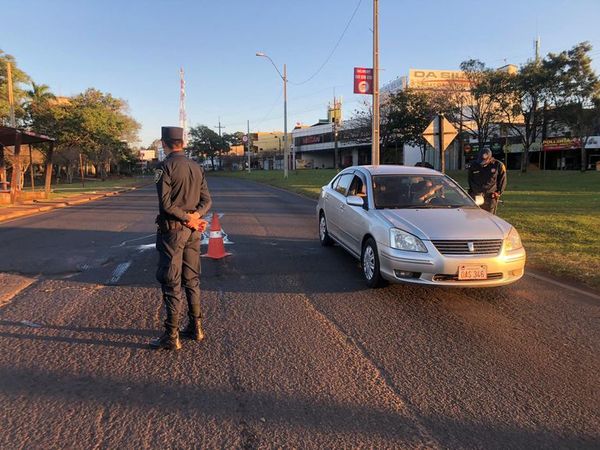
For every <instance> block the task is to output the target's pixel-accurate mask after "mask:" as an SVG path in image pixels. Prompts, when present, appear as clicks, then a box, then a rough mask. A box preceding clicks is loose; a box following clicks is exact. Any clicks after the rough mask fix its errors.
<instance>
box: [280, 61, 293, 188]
mask: <svg viewBox="0 0 600 450" xmlns="http://www.w3.org/2000/svg"><path fill="white" fill-rule="evenodd" d="M283 149H284V153H285V171H284V172H283V176H284V178H287V177H288V165H289V161H288V160H289V157H290V147H289V142H288V132H287V67H286V65H285V64H284V65H283ZM292 170H296V150H295V149H294V155H293V158H292Z"/></svg>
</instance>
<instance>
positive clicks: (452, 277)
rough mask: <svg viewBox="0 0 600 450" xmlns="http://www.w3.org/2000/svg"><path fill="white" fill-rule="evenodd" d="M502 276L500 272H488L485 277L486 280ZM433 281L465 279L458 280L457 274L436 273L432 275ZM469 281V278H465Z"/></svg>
mask: <svg viewBox="0 0 600 450" xmlns="http://www.w3.org/2000/svg"><path fill="white" fill-rule="evenodd" d="M502 277H503V275H502V272H498V273H488V276H487V278H486V280H500V279H501V278H502ZM433 281H458V282H462V281H465V280H459V279H458V275H448V274H441V273H438V274H437V275H434V276H433ZM466 281H469V280H466ZM476 281H484V280H476Z"/></svg>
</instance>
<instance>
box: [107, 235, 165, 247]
mask: <svg viewBox="0 0 600 450" xmlns="http://www.w3.org/2000/svg"><path fill="white" fill-rule="evenodd" d="M154 236H156V234H155V233H152V234H149V235H147V236H142V237H139V238H135V239H128V240H126V241H123V242H121V243H120V244H119V245H113V248H116V247H125V245H127V244H128V243H130V242H135V241H140V240H142V239H148V238H149V237H154Z"/></svg>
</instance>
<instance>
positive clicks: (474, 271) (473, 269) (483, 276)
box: [458, 264, 487, 281]
mask: <svg viewBox="0 0 600 450" xmlns="http://www.w3.org/2000/svg"><path fill="white" fill-rule="evenodd" d="M458 279H459V281H462V280H487V266H482V265H475V264H473V265H465V266H458Z"/></svg>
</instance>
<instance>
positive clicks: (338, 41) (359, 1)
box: [288, 0, 362, 86]
mask: <svg viewBox="0 0 600 450" xmlns="http://www.w3.org/2000/svg"><path fill="white" fill-rule="evenodd" d="M361 3H362V0H358V3H357V5H356V8H354V12H353V13H352V15H351V16H350V19H349V20H348V23H347V24H346V26H345V27H344V31H342V34H341V35H340V38H339V39H338V40H337V42H336V43H335V45H334V46H333V49H332V50H331V52H330V53H329V55H328V56H327V58H325V61H323V64H321V65H320V66H319V68H318V69H317V71H316V72H315V73H313V74H312V75H311V76H310V77H308V78H307V79H306V80H304V81H302V82H300V83H294V82H292V81H288V83H290V84H293V85H295V86H301V85H303V84H306V83H308V82H309V81H310V80H312V79H313V78H314V77H316V76H317V75H318V74H319V73H320V72H321V70H323V67H325V65H326V64H327V63H328V62H329V60H330V59H331V57H332V56H333V54H334V53H335V51H336V50H337V48H338V47H339V45H340V43H341V42H342V39H344V36H345V35H346V31H348V28H349V27H350V24H351V23H352V20H353V19H354V16H356V13H357V12H358V8H359V7H360V5H361Z"/></svg>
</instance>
